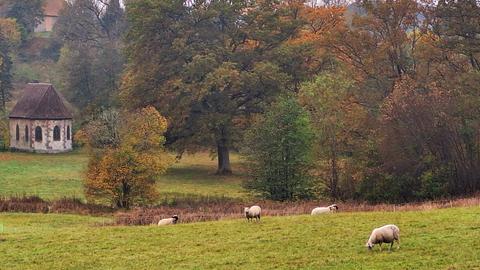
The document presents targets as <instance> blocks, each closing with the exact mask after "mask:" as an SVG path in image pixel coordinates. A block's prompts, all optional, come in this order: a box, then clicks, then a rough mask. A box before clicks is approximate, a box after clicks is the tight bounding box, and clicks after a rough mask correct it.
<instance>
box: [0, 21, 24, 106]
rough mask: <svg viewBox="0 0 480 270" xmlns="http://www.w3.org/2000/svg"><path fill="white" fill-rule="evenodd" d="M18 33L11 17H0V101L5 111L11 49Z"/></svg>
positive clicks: (8, 90) (10, 73) (10, 75)
mask: <svg viewBox="0 0 480 270" xmlns="http://www.w3.org/2000/svg"><path fill="white" fill-rule="evenodd" d="M19 39H20V34H19V32H18V31H17V25H16V23H15V20H13V19H0V102H1V106H2V107H1V110H2V111H5V109H6V102H7V101H8V99H9V98H10V90H11V89H12V59H11V51H12V49H13V48H14V46H15V45H16V44H18V42H19Z"/></svg>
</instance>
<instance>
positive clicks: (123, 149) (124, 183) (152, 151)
mask: <svg viewBox="0 0 480 270" xmlns="http://www.w3.org/2000/svg"><path fill="white" fill-rule="evenodd" d="M123 118H124V119H123V122H122V125H121V127H120V145H119V146H118V147H111V148H107V149H104V150H103V151H101V152H100V153H99V155H98V156H93V157H92V159H91V162H90V165H89V168H88V172H87V179H86V180H85V187H86V194H87V197H88V198H89V199H91V200H101V199H107V200H108V201H110V203H111V204H112V205H113V206H118V207H126V208H128V207H130V206H131V205H136V204H143V203H146V202H149V201H152V200H154V199H155V197H156V195H157V190H156V187H155V180H156V177H157V176H159V175H160V174H163V173H165V172H166V170H167V168H168V167H169V166H170V165H171V164H172V163H173V161H174V159H173V156H172V155H170V154H168V153H167V152H166V151H165V150H164V148H163V144H164V143H165V137H164V136H163V134H164V133H165V132H166V130H167V120H166V119H165V118H164V117H163V116H162V115H160V113H159V112H158V111H157V110H156V109H155V108H154V107H152V106H149V107H145V108H143V109H140V110H138V111H136V112H133V113H124V114H123ZM80 135H81V134H80Z"/></svg>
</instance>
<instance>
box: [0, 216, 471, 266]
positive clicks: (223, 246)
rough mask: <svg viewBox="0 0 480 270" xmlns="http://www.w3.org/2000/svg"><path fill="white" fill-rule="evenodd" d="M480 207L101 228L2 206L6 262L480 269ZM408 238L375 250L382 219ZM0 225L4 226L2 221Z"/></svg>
mask: <svg viewBox="0 0 480 270" xmlns="http://www.w3.org/2000/svg"><path fill="white" fill-rule="evenodd" d="M479 218H480V208H479V207H470V208H457V209H443V210H432V211H425V212H401V213H398V212H397V213H393V212H388V213H387V212H384V213H341V214H336V215H326V216H317V217H311V216H292V217H269V218H264V219H263V220H262V222H261V223H260V224H255V223H246V222H245V221H243V220H228V221H220V222H207V223H196V224H180V225H177V226H172V227H162V228H159V227H155V226H147V227H97V226H93V224H95V223H98V222H102V220H103V219H102V218H92V217H81V216H70V215H43V214H35V215H33V214H0V223H3V224H4V231H5V233H3V238H4V239H5V240H4V241H1V242H0V254H2V255H1V258H2V259H1V260H2V263H1V264H0V269H60V268H61V269H65V268H68V269H86V268H100V269H107V268H108V269H166V268H175V269H235V268H242V269H292V268H297V269H298V268H302V269H475V267H477V269H478V267H479V265H480V255H479V253H478V247H479V246H480V219H479ZM387 223H395V224H397V225H399V227H400V230H401V236H402V247H401V248H400V249H399V250H394V251H393V252H391V253H390V252H387V251H385V250H384V251H383V252H378V250H376V251H374V252H368V251H367V250H366V249H365V248H364V247H363V245H364V243H365V241H366V239H367V238H368V235H369V233H370V231H371V229H372V228H373V227H374V226H377V225H381V224H387ZM0 229H1V225H0Z"/></svg>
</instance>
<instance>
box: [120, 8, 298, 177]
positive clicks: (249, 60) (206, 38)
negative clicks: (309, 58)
mask: <svg viewBox="0 0 480 270" xmlns="http://www.w3.org/2000/svg"><path fill="white" fill-rule="evenodd" d="M298 8H299V7H298V5H296V4H292V5H289V4H287V3H286V2H277V1H272V0H267V1H246V0H234V1H225V0H214V1H205V0H196V1H173V0H167V1H133V2H131V3H130V4H128V5H127V13H128V20H129V23H130V30H129V32H128V35H127V49H126V52H127V56H128V68H127V71H126V72H125V76H124V80H123V87H122V93H121V96H122V100H123V104H125V106H126V107H127V108H138V107H142V106H145V105H153V106H155V107H156V108H158V109H159V110H160V111H161V112H162V114H164V115H166V116H167V117H168V118H169V119H170V121H169V122H170V123H171V126H170V127H169V132H168V140H169V143H171V144H172V145H173V147H175V148H176V149H177V150H178V151H179V152H183V151H195V150H197V149H210V150H212V152H214V153H216V154H217V156H218V170H217V172H218V174H229V173H231V166H230V161H229V153H230V151H231V149H233V148H235V145H236V143H237V142H238V141H239V138H240V137H241V135H242V130H244V129H245V127H246V126H247V124H248V119H249V117H250V115H251V114H252V113H258V112H261V111H262V110H263V107H264V105H266V104H268V103H270V102H271V101H272V100H273V99H274V98H275V96H277V95H278V93H281V92H284V91H286V90H293V89H294V87H295V84H294V82H293V81H292V76H290V74H288V73H287V69H285V68H284V67H283V66H282V65H279V63H277V62H276V61H275V60H274V58H276V57H275V55H277V56H278V55H279V53H280V49H281V48H282V44H284V43H285V41H287V40H288V39H290V38H291V37H293V36H294V35H295V34H296V32H297V30H298V28H299V27H300V26H301V25H302V23H301V20H300V19H299V18H298ZM282 53H288V51H284V52H282Z"/></svg>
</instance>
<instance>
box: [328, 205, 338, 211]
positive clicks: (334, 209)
mask: <svg viewBox="0 0 480 270" xmlns="http://www.w3.org/2000/svg"><path fill="white" fill-rule="evenodd" d="M328 208H330V211H332V212H336V211H338V206H337V205H336V204H332V205H330V206H329V207H328Z"/></svg>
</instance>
